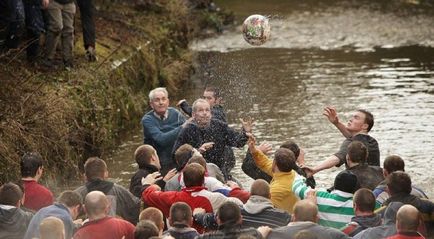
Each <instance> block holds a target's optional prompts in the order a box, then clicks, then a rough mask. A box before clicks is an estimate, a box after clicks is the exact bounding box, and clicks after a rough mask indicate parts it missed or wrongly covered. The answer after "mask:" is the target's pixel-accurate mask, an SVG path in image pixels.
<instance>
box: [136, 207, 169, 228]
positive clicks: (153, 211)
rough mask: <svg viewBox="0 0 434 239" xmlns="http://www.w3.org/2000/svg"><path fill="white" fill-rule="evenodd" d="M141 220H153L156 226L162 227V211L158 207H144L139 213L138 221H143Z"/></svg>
mask: <svg viewBox="0 0 434 239" xmlns="http://www.w3.org/2000/svg"><path fill="white" fill-rule="evenodd" d="M143 220H149V221H151V222H153V223H154V224H155V225H156V226H157V227H158V228H159V227H164V216H163V213H162V212H161V211H160V209H158V208H155V207H148V208H145V209H144V210H143V211H142V212H141V213H140V215H139V221H143ZM159 229H162V228H159Z"/></svg>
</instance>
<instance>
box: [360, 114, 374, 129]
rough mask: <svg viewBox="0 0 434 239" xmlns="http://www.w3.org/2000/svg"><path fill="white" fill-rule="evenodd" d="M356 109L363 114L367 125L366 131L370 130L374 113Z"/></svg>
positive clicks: (372, 125)
mask: <svg viewBox="0 0 434 239" xmlns="http://www.w3.org/2000/svg"><path fill="white" fill-rule="evenodd" d="M357 111H359V112H362V113H363V114H364V115H365V124H367V125H368V128H367V131H368V132H369V131H371V129H372V127H374V115H373V114H372V113H371V112H369V111H367V110H364V109H358V110H357Z"/></svg>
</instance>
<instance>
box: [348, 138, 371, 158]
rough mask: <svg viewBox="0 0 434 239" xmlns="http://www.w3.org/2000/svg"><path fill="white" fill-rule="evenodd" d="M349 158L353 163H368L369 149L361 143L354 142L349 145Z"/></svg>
mask: <svg viewBox="0 0 434 239" xmlns="http://www.w3.org/2000/svg"><path fill="white" fill-rule="evenodd" d="M347 154H348V157H349V160H350V161H351V162H353V163H360V164H364V163H366V159H367V158H368V148H367V147H366V145H365V144H364V143H362V142H360V141H353V142H351V143H350V144H349V145H348V152H347Z"/></svg>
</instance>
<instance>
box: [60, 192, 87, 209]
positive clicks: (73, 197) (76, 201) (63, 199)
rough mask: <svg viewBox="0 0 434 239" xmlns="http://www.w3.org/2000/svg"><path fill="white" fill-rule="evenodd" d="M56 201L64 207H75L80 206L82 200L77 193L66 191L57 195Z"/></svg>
mask: <svg viewBox="0 0 434 239" xmlns="http://www.w3.org/2000/svg"><path fill="white" fill-rule="evenodd" d="M57 201H58V202H59V203H61V204H63V205H65V206H66V207H75V206H77V205H81V202H82V198H81V195H80V194H79V193H77V192H74V191H71V190H66V191H63V192H62V193H61V194H60V195H59V197H58V198H57Z"/></svg>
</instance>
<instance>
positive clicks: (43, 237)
mask: <svg viewBox="0 0 434 239" xmlns="http://www.w3.org/2000/svg"><path fill="white" fill-rule="evenodd" d="M64 238H65V226H64V225H63V222H62V220H60V219H59V218H57V217H47V218H44V220H42V222H41V224H39V239H64Z"/></svg>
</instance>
